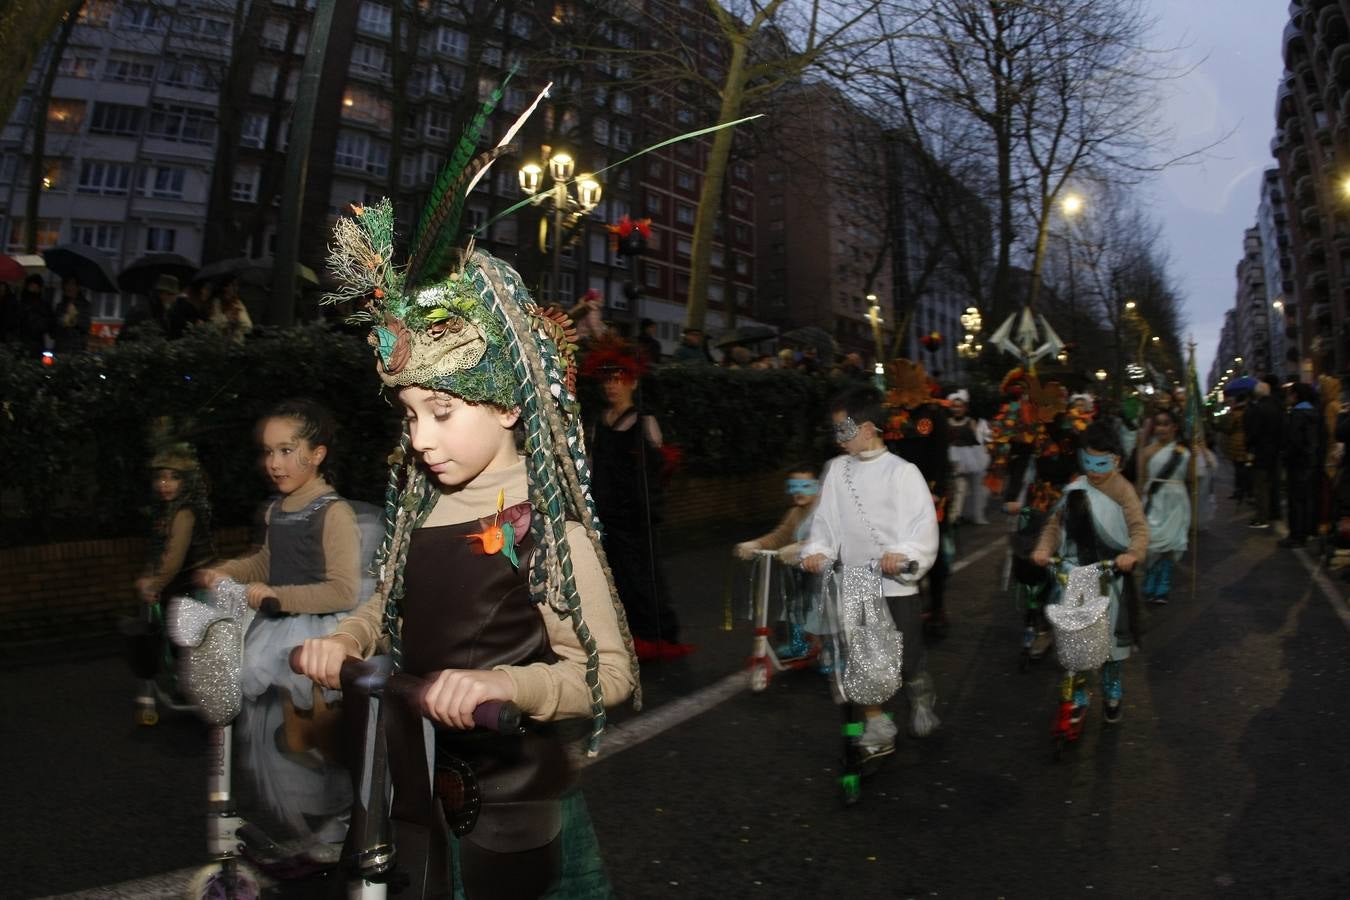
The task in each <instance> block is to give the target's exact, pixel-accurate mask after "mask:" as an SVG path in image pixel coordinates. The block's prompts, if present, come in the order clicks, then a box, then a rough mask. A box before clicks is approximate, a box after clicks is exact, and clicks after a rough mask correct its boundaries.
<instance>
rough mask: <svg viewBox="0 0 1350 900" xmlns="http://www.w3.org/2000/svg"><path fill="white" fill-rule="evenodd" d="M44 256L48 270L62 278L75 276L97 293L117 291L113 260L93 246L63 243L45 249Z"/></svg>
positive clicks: (85, 286)
mask: <svg viewBox="0 0 1350 900" xmlns="http://www.w3.org/2000/svg"><path fill="white" fill-rule="evenodd" d="M42 258H43V259H44V260H46V261H47V268H48V270H50V271H51V272H52V273H54V274H56V275H60V276H61V277H62V278H74V279H75V280H76V281H78V282H79V283H80V287H82V288H84V289H85V290H86V291H93V292H94V293H96V294H98V293H109V294H113V293H116V292H117V279H116V278H114V277H113V267H112V260H110V259H108V257H106V256H104V255H103V254H102V253H100V252H98V251H97V250H95V249H93V248H92V247H79V246H76V245H74V244H63V245H62V246H60V247H52V248H51V249H49V250H43V251H42Z"/></svg>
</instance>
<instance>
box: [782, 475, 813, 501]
mask: <svg viewBox="0 0 1350 900" xmlns="http://www.w3.org/2000/svg"><path fill="white" fill-rule="evenodd" d="M787 492H788V494H789V495H793V496H795V495H797V494H803V495H805V496H807V497H814V496H815V495H816V494H819V493H820V482H819V481H818V480H817V479H815V478H789V479H788V480H787Z"/></svg>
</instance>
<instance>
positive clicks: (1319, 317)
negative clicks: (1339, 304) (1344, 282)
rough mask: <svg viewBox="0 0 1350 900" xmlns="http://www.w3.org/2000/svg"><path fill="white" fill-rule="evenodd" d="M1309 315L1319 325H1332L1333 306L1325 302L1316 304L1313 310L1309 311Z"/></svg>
mask: <svg viewBox="0 0 1350 900" xmlns="http://www.w3.org/2000/svg"><path fill="white" fill-rule="evenodd" d="M1309 315H1310V316H1311V317H1312V319H1313V321H1315V322H1317V323H1319V324H1327V323H1330V322H1331V304H1330V303H1325V302H1324V303H1314V304H1313V305H1312V309H1311V310H1309Z"/></svg>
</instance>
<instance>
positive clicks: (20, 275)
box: [0, 256, 28, 281]
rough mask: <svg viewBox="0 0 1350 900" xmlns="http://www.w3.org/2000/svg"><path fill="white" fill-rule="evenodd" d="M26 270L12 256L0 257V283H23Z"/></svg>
mask: <svg viewBox="0 0 1350 900" xmlns="http://www.w3.org/2000/svg"><path fill="white" fill-rule="evenodd" d="M27 275H28V270H27V269H25V268H24V267H23V263H21V262H19V261H18V260H17V259H15V258H14V257H12V256H0V281H23V279H24V278H25V277H26V276H27Z"/></svg>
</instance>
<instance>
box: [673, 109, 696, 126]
mask: <svg viewBox="0 0 1350 900" xmlns="http://www.w3.org/2000/svg"><path fill="white" fill-rule="evenodd" d="M675 121H676V122H678V123H680V124H681V125H692V124H694V114H693V113H692V112H691V111H690V110H689V109H687V108H685V107H683V106H681V107H680V108H679V109H677V110H675Z"/></svg>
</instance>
